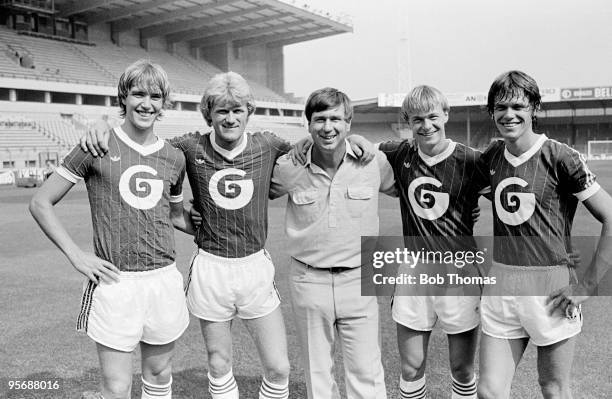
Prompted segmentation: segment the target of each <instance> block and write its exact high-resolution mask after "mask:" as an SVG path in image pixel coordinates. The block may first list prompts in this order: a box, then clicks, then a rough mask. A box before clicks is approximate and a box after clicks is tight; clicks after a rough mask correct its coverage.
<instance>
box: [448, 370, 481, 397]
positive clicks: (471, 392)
mask: <svg viewBox="0 0 612 399" xmlns="http://www.w3.org/2000/svg"><path fill="white" fill-rule="evenodd" d="M451 380H452V381H453V393H452V394H451V399H476V376H474V378H472V381H470V382H459V381H457V380H456V379H455V377H453V376H452V375H451Z"/></svg>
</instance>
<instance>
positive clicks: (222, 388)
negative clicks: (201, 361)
mask: <svg viewBox="0 0 612 399" xmlns="http://www.w3.org/2000/svg"><path fill="white" fill-rule="evenodd" d="M208 392H210V395H211V397H212V399H238V385H237V384H236V380H235V379H234V374H233V373H232V370H230V371H229V373H227V374H226V375H224V376H223V377H219V378H215V377H213V376H212V375H210V373H208Z"/></svg>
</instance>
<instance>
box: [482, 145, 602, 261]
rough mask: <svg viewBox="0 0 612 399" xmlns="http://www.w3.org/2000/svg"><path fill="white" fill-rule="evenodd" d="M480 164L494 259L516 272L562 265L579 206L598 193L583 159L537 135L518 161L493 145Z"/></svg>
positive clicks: (504, 148) (571, 150) (563, 146)
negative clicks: (489, 198)
mask: <svg viewBox="0 0 612 399" xmlns="http://www.w3.org/2000/svg"><path fill="white" fill-rule="evenodd" d="M481 161H482V162H483V163H484V165H485V167H486V169H488V173H489V178H490V182H491V192H492V195H493V223H494V233H495V238H496V239H495V252H494V259H495V260H496V261H498V262H500V263H504V264H508V265H521V266H550V265H562V264H567V263H568V262H569V257H568V251H569V250H571V249H570V233H571V230H572V222H573V219H574V214H575V213H576V207H577V205H578V201H579V200H580V201H583V200H585V199H587V198H589V197H590V196H591V195H593V194H595V193H596V192H597V190H599V188H600V187H599V184H598V183H597V182H596V181H595V174H593V173H592V172H591V171H590V170H589V168H588V166H587V164H586V161H585V159H584V157H583V156H582V155H581V154H580V153H579V152H578V151H576V150H574V149H572V148H570V147H568V146H567V145H565V144H562V143H559V142H558V141H555V140H551V139H549V138H547V137H546V136H545V135H542V136H541V137H540V138H539V139H538V141H537V142H536V144H534V146H533V147H532V148H531V149H530V150H528V151H527V152H525V153H524V154H522V155H521V156H519V157H516V156H514V155H512V154H511V153H510V152H509V151H508V150H507V149H506V146H505V144H504V142H503V141H497V142H495V143H493V144H491V146H489V148H488V149H487V150H486V151H485V152H484V154H483V155H482V157H481ZM515 237H516V238H515Z"/></svg>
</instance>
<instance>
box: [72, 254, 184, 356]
mask: <svg viewBox="0 0 612 399" xmlns="http://www.w3.org/2000/svg"><path fill="white" fill-rule="evenodd" d="M119 279H120V281H119V282H117V283H105V282H101V283H100V284H95V283H93V282H92V281H91V280H87V281H86V282H85V284H84V288H83V298H82V300H81V312H80V314H79V318H78V321H77V330H79V331H85V332H86V333H87V335H89V337H91V339H93V340H94V341H96V342H98V343H100V344H102V345H105V346H108V347H109V348H113V349H116V350H119V351H124V352H131V351H133V350H134V348H136V346H137V345H138V343H140V342H145V343H147V344H151V345H164V344H168V343H170V342H173V341H176V340H177V339H178V338H179V337H180V336H181V335H182V334H183V332H184V331H185V329H186V328H187V326H188V325H189V312H188V311H187V306H186V303H185V294H184V292H183V276H182V275H181V273H180V272H179V271H178V270H177V268H176V265H174V264H172V265H170V266H166V267H163V268H160V269H155V270H150V271H145V272H121V275H120V276H119Z"/></svg>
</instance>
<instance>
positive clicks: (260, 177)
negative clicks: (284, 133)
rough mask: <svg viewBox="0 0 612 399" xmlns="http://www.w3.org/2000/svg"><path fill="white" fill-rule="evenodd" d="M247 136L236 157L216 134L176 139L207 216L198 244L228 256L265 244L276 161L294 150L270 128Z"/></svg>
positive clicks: (196, 202) (199, 208) (239, 255)
mask: <svg viewBox="0 0 612 399" xmlns="http://www.w3.org/2000/svg"><path fill="white" fill-rule="evenodd" d="M245 138H246V146H245V147H244V149H243V150H242V151H241V152H240V153H238V154H237V155H235V156H234V157H233V158H232V159H228V158H227V157H225V156H223V155H222V154H221V153H219V151H217V150H216V149H215V148H213V144H212V142H211V133H210V132H209V133H204V134H201V133H199V132H195V133H190V134H186V135H184V136H180V137H176V138H173V139H172V140H171V141H170V143H171V144H172V145H173V146H175V147H177V148H178V149H180V150H181V151H183V153H184V154H185V159H186V162H187V167H186V169H187V176H188V178H189V184H190V185H191V189H192V190H193V197H194V206H195V208H196V210H197V211H198V212H200V213H201V215H202V225H201V226H200V228H198V230H197V232H196V236H195V242H196V244H197V245H198V247H199V248H201V249H203V250H204V251H206V252H209V253H212V254H214V255H217V256H221V257H224V258H242V257H245V256H248V255H251V254H253V253H255V252H258V251H260V250H261V249H263V248H264V245H265V243H266V238H267V235H268V192H269V190H270V179H271V177H272V171H273V169H274V163H275V162H276V159H277V158H278V157H279V156H281V155H283V154H285V153H287V152H288V151H289V150H290V148H291V145H290V144H289V143H288V142H287V141H285V140H283V139H281V138H279V137H278V136H276V135H274V134H273V133H271V132H267V131H265V132H257V133H246V137H245Z"/></svg>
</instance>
